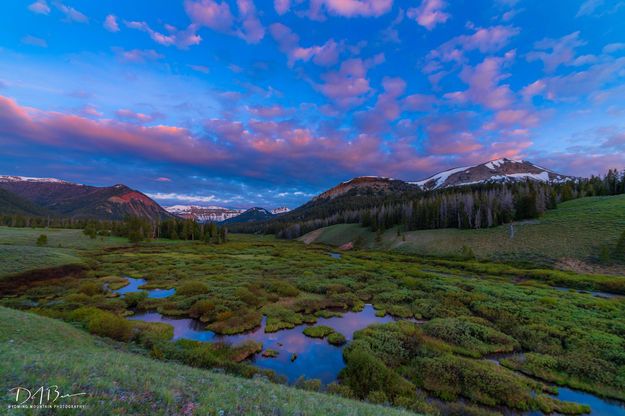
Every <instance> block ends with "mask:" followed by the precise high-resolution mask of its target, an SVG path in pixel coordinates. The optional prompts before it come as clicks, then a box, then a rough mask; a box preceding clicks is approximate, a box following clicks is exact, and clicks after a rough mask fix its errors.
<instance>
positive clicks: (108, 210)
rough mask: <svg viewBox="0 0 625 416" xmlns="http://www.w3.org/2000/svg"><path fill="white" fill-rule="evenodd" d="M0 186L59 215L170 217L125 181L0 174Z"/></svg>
mask: <svg viewBox="0 0 625 416" xmlns="http://www.w3.org/2000/svg"><path fill="white" fill-rule="evenodd" d="M0 189H3V190H5V191H8V192H10V193H11V194H12V195H16V196H17V197H19V198H20V199H21V200H25V201H28V202H29V203H31V204H34V205H35V206H38V207H41V208H43V209H44V210H46V211H47V212H48V213H49V214H50V215H54V216H59V217H71V218H77V219H86V218H94V219H104V220H122V219H124V218H125V217H127V216H129V215H135V216H139V217H143V218H148V219H150V220H157V219H165V218H169V217H171V215H170V214H169V213H168V212H167V211H165V210H164V209H163V208H162V207H161V206H160V205H158V204H157V203H156V202H154V201H153V200H152V199H150V198H149V197H147V196H146V195H144V194H142V193H141V192H139V191H136V190H134V189H130V188H129V187H127V186H126V185H114V186H108V187H96V186H88V185H81V184H77V183H72V182H66V181H62V180H59V179H53V178H30V177H23V176H0Z"/></svg>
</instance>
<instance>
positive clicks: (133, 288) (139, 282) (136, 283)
mask: <svg viewBox="0 0 625 416" xmlns="http://www.w3.org/2000/svg"><path fill="white" fill-rule="evenodd" d="M126 279H128V284H127V285H126V286H124V287H122V288H120V289H117V290H114V291H113V292H115V293H118V294H119V296H120V297H122V298H123V297H124V296H125V295H126V293H132V292H148V297H149V298H159V299H160V298H166V297H169V296H171V295H173V294H174V293H176V289H173V288H172V289H150V290H144V289H139V287H140V286H143V285H144V284H146V283H147V281H146V280H145V279H135V278H132V277H126Z"/></svg>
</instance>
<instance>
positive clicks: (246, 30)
mask: <svg viewBox="0 0 625 416" xmlns="http://www.w3.org/2000/svg"><path fill="white" fill-rule="evenodd" d="M237 7H238V8H239V19H241V20H242V23H241V28H240V29H239V30H238V32H237V34H238V36H239V37H240V38H241V39H243V40H245V41H246V42H247V43H258V42H260V41H261V39H262V38H263V37H265V28H264V26H263V25H262V23H261V22H260V20H259V19H258V16H257V15H256V7H255V6H254V2H253V1H252V0H237Z"/></svg>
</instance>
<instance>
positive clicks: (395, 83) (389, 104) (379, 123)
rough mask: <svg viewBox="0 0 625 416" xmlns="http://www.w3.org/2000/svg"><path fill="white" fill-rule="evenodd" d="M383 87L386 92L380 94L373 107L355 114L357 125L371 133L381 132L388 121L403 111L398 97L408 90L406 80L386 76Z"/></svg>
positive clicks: (394, 118)
mask: <svg viewBox="0 0 625 416" xmlns="http://www.w3.org/2000/svg"><path fill="white" fill-rule="evenodd" d="M382 88H383V89H384V92H383V93H381V94H380V95H379V96H378V99H377V102H376V104H375V107H373V109H371V110H369V111H363V112H359V113H356V114H355V117H356V122H357V125H358V126H359V127H360V129H361V130H362V131H364V132H366V133H369V134H374V133H379V132H381V131H382V130H384V129H385V128H386V127H387V123H388V122H391V121H394V120H396V119H397V118H398V117H399V116H400V115H401V112H402V107H401V105H400V102H399V101H398V98H399V97H400V96H402V95H403V94H404V92H405V91H406V82H405V81H404V80H403V79H401V78H397V77H395V78H392V77H385V78H384V79H383V80H382Z"/></svg>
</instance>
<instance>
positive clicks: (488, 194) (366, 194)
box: [232, 169, 625, 239]
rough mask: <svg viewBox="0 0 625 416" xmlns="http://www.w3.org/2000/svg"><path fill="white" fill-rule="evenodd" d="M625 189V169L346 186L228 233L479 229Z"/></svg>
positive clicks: (286, 234)
mask: <svg viewBox="0 0 625 416" xmlns="http://www.w3.org/2000/svg"><path fill="white" fill-rule="evenodd" d="M623 193H625V171H623V172H619V171H617V170H616V169H614V170H610V171H608V173H607V174H606V175H604V176H602V177H598V176H593V177H591V178H586V179H584V178H579V179H575V180H571V181H568V182H566V183H542V182H536V181H530V180H528V181H525V182H515V183H488V184H476V185H470V186H462V187H454V188H446V189H441V190H434V191H427V192H423V191H407V192H402V193H400V194H391V195H388V194H384V193H375V192H371V191H367V190H365V191H363V190H357V189H352V190H351V191H350V192H348V193H346V194H344V195H342V196H339V197H337V198H335V199H333V200H322V201H315V200H313V201H311V202H309V203H308V204H305V205H303V206H302V207H300V208H298V209H296V210H294V211H292V212H291V213H289V214H285V215H283V216H280V217H279V218H276V219H272V220H270V221H266V222H260V223H248V224H236V225H234V226H233V227H232V231H233V232H244V233H268V234H275V235H276V236H278V237H280V238H287V239H291V238H297V237H299V236H301V235H303V234H306V233H308V232H310V231H313V230H315V229H318V228H322V227H327V226H329V225H334V224H342V223H359V224H361V225H362V226H365V227H369V228H370V229H371V230H372V231H375V232H381V231H384V230H386V229H389V228H392V227H395V226H399V227H400V228H401V229H402V230H404V231H413V230H421V229H437V228H461V229H479V228H488V227H494V226H497V225H502V224H506V223H509V222H511V221H521V220H529V219H535V218H538V217H540V216H541V215H542V214H543V213H544V212H545V211H547V210H550V209H555V208H557V206H558V204H560V203H562V202H565V201H568V200H572V199H576V198H582V197H589V196H608V195H618V194H623Z"/></svg>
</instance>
